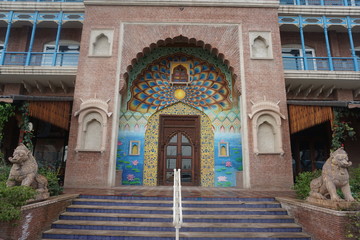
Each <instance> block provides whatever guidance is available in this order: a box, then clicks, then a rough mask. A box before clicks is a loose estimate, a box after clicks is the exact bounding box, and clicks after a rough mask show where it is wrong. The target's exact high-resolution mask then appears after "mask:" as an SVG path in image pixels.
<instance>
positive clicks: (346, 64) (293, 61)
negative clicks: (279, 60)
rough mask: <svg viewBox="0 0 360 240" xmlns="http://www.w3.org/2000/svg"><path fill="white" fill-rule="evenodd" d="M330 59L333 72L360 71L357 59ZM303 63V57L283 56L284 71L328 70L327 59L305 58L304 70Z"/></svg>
mask: <svg viewBox="0 0 360 240" xmlns="http://www.w3.org/2000/svg"><path fill="white" fill-rule="evenodd" d="M331 59H332V64H333V69H334V71H359V69H360V58H357V59H356V61H354V58H340V57H333V58H331ZM304 61H305V60H304V57H289V56H286V57H285V56H283V64H284V69H285V70H316V71H329V70H330V65H329V58H326V57H307V58H306V63H307V64H306V65H307V66H306V68H307V69H305V64H304Z"/></svg>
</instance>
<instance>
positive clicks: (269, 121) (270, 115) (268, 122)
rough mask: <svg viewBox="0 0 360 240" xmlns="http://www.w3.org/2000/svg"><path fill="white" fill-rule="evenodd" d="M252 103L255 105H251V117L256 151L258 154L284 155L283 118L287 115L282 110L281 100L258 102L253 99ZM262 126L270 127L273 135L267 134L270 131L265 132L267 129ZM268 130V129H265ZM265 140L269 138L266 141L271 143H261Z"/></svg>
mask: <svg viewBox="0 0 360 240" xmlns="http://www.w3.org/2000/svg"><path fill="white" fill-rule="evenodd" d="M251 103H252V104H253V105H252V107H251V113H250V114H249V118H250V119H251V120H252V128H253V145H254V153H255V154H256V155H259V154H280V155H283V154H284V150H283V148H282V133H281V119H286V117H285V116H284V115H283V114H281V112H280V107H279V105H278V104H279V102H277V103H275V102H271V101H268V100H266V99H264V100H262V101H259V102H257V103H254V102H252V101H251ZM262 126H268V127H266V128H270V129H271V131H272V134H273V135H267V134H268V133H266V132H263V130H265V129H263V128H262ZM261 129H263V130H261ZM267 130H268V129H266V130H265V131H267ZM264 134H265V135H264ZM269 136H270V137H269ZM264 138H265V139H264ZM263 140H267V141H266V142H267V143H269V144H261V141H263ZM265 145H269V146H271V147H267V146H265ZM268 148H269V149H268ZM270 148H271V149H270Z"/></svg>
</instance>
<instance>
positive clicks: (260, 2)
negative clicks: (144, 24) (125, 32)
mask: <svg viewBox="0 0 360 240" xmlns="http://www.w3.org/2000/svg"><path fill="white" fill-rule="evenodd" d="M84 4H85V5H102V6H106V5H108V6H110V5H118V6H161V7H258V8H259V7H261V8H278V7H279V1H274V0H269V1H266V0H182V1H178V0H157V1H154V0H84Z"/></svg>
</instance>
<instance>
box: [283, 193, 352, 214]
mask: <svg viewBox="0 0 360 240" xmlns="http://www.w3.org/2000/svg"><path fill="white" fill-rule="evenodd" d="M276 200H277V201H279V202H280V204H281V205H282V207H283V208H285V209H288V208H287V207H286V205H293V206H296V207H302V208H305V209H306V210H309V211H311V210H314V211H318V212H323V213H327V214H331V215H334V216H339V217H344V216H348V215H349V213H356V212H357V211H337V210H333V209H329V208H324V207H320V206H316V205H314V204H311V203H308V202H306V201H304V200H299V199H293V198H287V197H276Z"/></svg>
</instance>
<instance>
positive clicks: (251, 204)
mask: <svg viewBox="0 0 360 240" xmlns="http://www.w3.org/2000/svg"><path fill="white" fill-rule="evenodd" d="M182 203H183V206H184V207H217V208H226V207H256V206H267V207H269V206H270V207H280V206H281V205H280V204H279V203H278V202H275V201H247V202H245V201H225V202H224V201H182ZM73 204H74V205H101V206H113V205H114V206H117V205H119V206H153V205H154V206H158V207H161V206H165V207H166V206H169V207H172V201H168V200H159V201H153V200H131V201H130V200H111V199H79V198H77V199H75V200H74V201H73Z"/></svg>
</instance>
